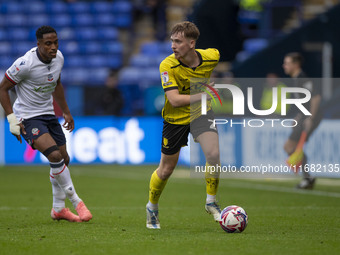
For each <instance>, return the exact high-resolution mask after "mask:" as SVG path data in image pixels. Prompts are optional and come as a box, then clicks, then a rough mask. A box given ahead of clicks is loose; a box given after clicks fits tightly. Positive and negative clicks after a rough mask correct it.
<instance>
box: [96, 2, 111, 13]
mask: <svg viewBox="0 0 340 255" xmlns="http://www.w3.org/2000/svg"><path fill="white" fill-rule="evenodd" d="M112 7H113V6H112V3H110V2H104V1H98V2H97V1H95V2H93V3H92V4H91V11H92V12H93V13H94V14H98V13H112Z"/></svg>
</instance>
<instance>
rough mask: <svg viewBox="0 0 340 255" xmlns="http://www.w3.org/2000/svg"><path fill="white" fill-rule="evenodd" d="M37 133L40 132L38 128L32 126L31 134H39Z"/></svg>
mask: <svg viewBox="0 0 340 255" xmlns="http://www.w3.org/2000/svg"><path fill="white" fill-rule="evenodd" d="M39 133H40V130H39V129H38V128H33V129H32V134H33V135H39Z"/></svg>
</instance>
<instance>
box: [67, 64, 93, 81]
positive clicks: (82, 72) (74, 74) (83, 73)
mask: <svg viewBox="0 0 340 255" xmlns="http://www.w3.org/2000/svg"><path fill="white" fill-rule="evenodd" d="M89 79H90V73H89V71H88V70H87V69H86V68H79V67H78V68H77V67H76V68H64V70H63V72H62V74H61V82H63V83H65V84H70V85H86V84H88V80H89Z"/></svg>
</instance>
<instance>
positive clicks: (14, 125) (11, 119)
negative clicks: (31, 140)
mask: <svg viewBox="0 0 340 255" xmlns="http://www.w3.org/2000/svg"><path fill="white" fill-rule="evenodd" d="M7 120H8V123H9V131H10V132H11V133H12V134H13V135H14V136H15V137H16V138H17V139H18V141H19V142H20V143H21V136H20V130H21V131H22V132H23V133H24V134H26V131H25V129H24V125H23V124H22V123H20V122H19V121H18V120H17V117H16V116H15V114H14V113H11V114H8V115H7Z"/></svg>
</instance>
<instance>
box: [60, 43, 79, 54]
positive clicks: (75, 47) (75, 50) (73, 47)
mask: <svg viewBox="0 0 340 255" xmlns="http://www.w3.org/2000/svg"><path fill="white" fill-rule="evenodd" d="M59 49H60V50H61V52H62V53H63V54H65V55H76V54H79V53H80V47H79V44H78V42H76V41H66V42H64V43H61V44H59Z"/></svg>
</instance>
